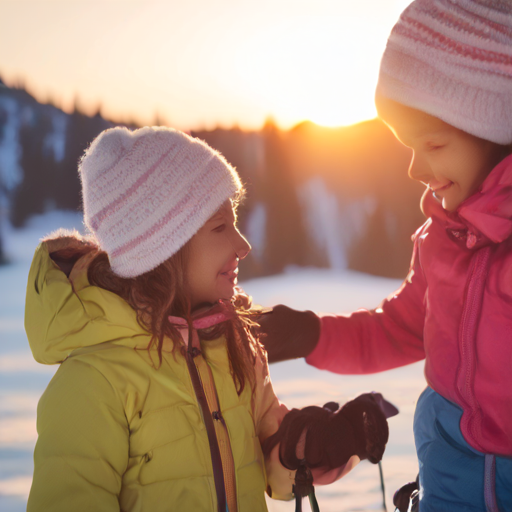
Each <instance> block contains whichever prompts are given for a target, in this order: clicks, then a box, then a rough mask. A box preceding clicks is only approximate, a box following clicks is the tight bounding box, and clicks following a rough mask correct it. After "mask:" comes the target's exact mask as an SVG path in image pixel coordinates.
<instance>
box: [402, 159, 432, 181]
mask: <svg viewBox="0 0 512 512" xmlns="http://www.w3.org/2000/svg"><path fill="white" fill-rule="evenodd" d="M407 173H408V175H409V178H411V179H413V180H416V181H421V182H422V183H425V184H426V185H428V182H429V180H430V179H431V178H432V171H431V170H430V166H429V165H428V164H427V162H425V161H424V160H423V159H422V158H420V157H419V156H418V154H417V153H416V152H413V154H412V158H411V163H410V164H409V170H408V171H407Z"/></svg>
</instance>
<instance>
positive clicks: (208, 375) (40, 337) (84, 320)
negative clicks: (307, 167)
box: [25, 127, 387, 512]
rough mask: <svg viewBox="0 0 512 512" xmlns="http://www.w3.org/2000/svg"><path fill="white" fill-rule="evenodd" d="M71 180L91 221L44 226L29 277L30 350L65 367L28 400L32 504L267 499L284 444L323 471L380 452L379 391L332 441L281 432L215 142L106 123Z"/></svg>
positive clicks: (235, 507) (119, 506)
mask: <svg viewBox="0 0 512 512" xmlns="http://www.w3.org/2000/svg"><path fill="white" fill-rule="evenodd" d="M80 176H81V179H82V186H83V199H84V219H85V224H86V226H87V227H88V229H89V231H90V233H91V234H90V236H89V237H88V238H87V237H81V236H79V235H78V234H76V233H58V234H56V235H54V236H52V237H49V238H48V239H46V240H44V241H43V242H42V243H41V245H40V246H39V247H38V249H37V251H36V254H35V257H34V261H33V264H32V267H31V270H30V275H29V282H28V288H27V304H26V317H25V318H26V321H25V325H26V330H27V334H28V338H29V341H30V345H31V348H32V351H33V354H34V357H35V359H36V360H37V361H39V362H41V363H44V364H57V363H61V366H60V368H59V370H58V371H57V373H56V374H55V376H54V378H53V379H52V381H51V382H50V384H49V386H48V388H47V390H46V391H45V393H44V395H43V396H42V398H41V401H40V403H39V407H38V420H37V427H38V434H39V438H38V442H37V446H36V450H35V455H34V461H35V469H34V480H33V485H32V489H31V492H30V497H29V502H28V511H29V512H35V511H45V512H57V511H66V512H69V511H73V512H78V511H81V510H83V511H86V510H87V511H89V510H94V511H96V512H101V511H105V512H107V511H109V512H110V511H120V510H122V511H125V512H128V511H130V512H136V511H146V512H147V511H151V512H159V511H164V510H170V509H172V510H182V511H222V512H225V511H228V512H236V511H240V512H242V511H244V510H246V511H249V510H250V511H260V510H261V511H264V510H266V503H265V498H264V492H265V491H267V492H268V493H269V494H270V495H271V496H272V497H274V498H278V499H291V498H292V496H293V494H292V485H293V482H294V471H293V470H294V469H295V468H294V467H292V466H291V465H290V463H288V462H287V461H289V460H290V453H292V454H293V457H295V456H296V455H297V454H299V458H303V457H306V458H308V457H309V458H310V460H309V462H311V463H312V467H313V468H314V469H313V477H314V478H315V481H316V483H329V482H332V481H334V480H335V479H337V478H339V477H341V476H342V475H343V474H344V473H345V472H347V471H348V470H349V469H350V468H351V466H352V464H353V463H354V461H357V460H359V459H363V458H370V459H371V460H372V461H373V462H376V461H377V460H379V459H380V457H382V453H383V451H384V446H385V444H386V441H387V424H386V420H385V417H384V414H383V413H382V411H381V409H380V406H379V404H378V403H377V401H376V400H374V399H372V398H370V399H365V400H363V401H358V402H357V406H356V407H352V408H351V409H350V407H349V408H343V409H341V410H340V411H339V412H338V413H336V414H333V413H328V412H325V413H322V414H323V416H322V417H323V418H324V419H325V418H328V419H329V421H330V420H331V419H333V420H336V421H332V422H330V423H329V421H328V422H327V423H329V425H327V423H325V422H324V423H325V425H324V426H325V427H326V429H325V430H324V431H323V432H324V433H325V432H328V433H329V435H330V438H331V439H335V440H337V444H336V445H335V447H334V449H333V446H332V444H331V446H329V447H327V446H323V445H321V443H320V439H319V437H320V435H319V434H315V433H313V431H312V433H310V434H307V435H306V432H305V435H300V432H299V437H297V436H295V438H293V436H292V437H291V438H290V439H292V440H291V441H290V440H288V439H286V438H285V437H282V436H281V434H282V432H283V430H282V429H281V430H278V429H279V426H280V424H281V423H282V420H283V418H284V417H285V416H286V414H287V412H288V410H287V408H286V407H285V406H284V405H283V404H281V403H280V402H279V400H278V399H277V397H276V396H275V394H274V392H273V390H272V385H271V382H270V378H269V375H268V366H267V360H266V354H265V352H264V350H263V348H262V346H261V345H260V343H259V342H258V341H257V339H256V338H255V336H254V332H255V327H256V325H255V324H254V322H253V321H252V320H251V318H252V315H251V310H250V301H249V299H248V297H247V296H245V295H244V294H243V293H242V292H241V291H240V290H239V289H238V288H237V276H238V262H239V260H241V259H243V258H244V257H245V256H246V255H247V254H248V253H249V251H250V249H251V247H250V245H249V243H248V242H247V241H246V239H245V238H244V237H243V236H242V235H241V234H240V232H239V231H238V229H237V225H236V204H237V201H238V200H239V199H240V197H241V195H242V193H243V188H242V185H241V182H240V179H239V177H238V174H237V173H236V171H235V170H234V169H233V168H232V167H231V166H230V165H229V164H228V163H227V162H226V161H225V159H224V158H223V157H222V156H221V155H219V154H218V153H217V152H215V151H214V150H212V149H211V148H210V147H209V146H207V145H206V144H205V143H203V142H202V141H199V140H197V139H194V138H192V137H189V136H188V135H185V134H184V133H181V132H179V131H176V130H172V129H169V128H151V127H146V128H142V129H140V130H136V131H129V130H128V129H125V128H114V129H110V130H106V131H105V132H103V133H101V134H100V135H99V136H98V137H97V139H96V140H95V141H94V142H93V143H92V144H91V146H90V147H89V149H88V150H87V151H86V153H85V155H84V157H83V159H82V161H81V163H80ZM318 409H319V408H318ZM310 413H311V410H309V412H307V413H306V415H310ZM294 414H295V416H297V414H298V415H299V416H300V415H301V414H302V412H301V411H294ZM308 417H309V416H308ZM368 418H371V419H372V421H373V425H374V426H375V425H377V426H378V427H379V432H378V433H379V435H376V436H374V435H373V434H371V435H372V439H369V436H370V431H369V430H368V428H367V425H368V423H369V420H368ZM283 425H284V426H286V425H287V423H286V422H284V423H283ZM276 432H277V433H276ZM372 432H373V431H372ZM280 436H281V437H280ZM322 436H323V434H322ZM271 437H272V440H273V443H272V445H271V446H270V448H269V449H268V450H267V453H266V455H265V456H264V455H263V452H262V448H261V446H262V444H263V443H265V441H267V440H268V439H269V438H271ZM288 437H289V436H288ZM331 452H332V453H331ZM293 457H292V458H293ZM313 459H314V460H313Z"/></svg>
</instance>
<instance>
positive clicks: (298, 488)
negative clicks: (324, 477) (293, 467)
mask: <svg viewBox="0 0 512 512" xmlns="http://www.w3.org/2000/svg"><path fill="white" fill-rule="evenodd" d="M292 490H293V494H295V512H302V498H305V497H306V496H308V497H309V503H310V505H311V510H312V512H320V509H319V508H318V503H317V501H316V496H315V488H314V487H313V475H312V474H311V471H310V470H309V468H308V467H307V465H306V461H305V460H304V459H302V460H301V461H300V463H299V467H298V468H297V472H296V473H295V485H294V486H293V489H292Z"/></svg>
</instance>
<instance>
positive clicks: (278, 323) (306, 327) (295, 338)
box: [257, 305, 320, 363]
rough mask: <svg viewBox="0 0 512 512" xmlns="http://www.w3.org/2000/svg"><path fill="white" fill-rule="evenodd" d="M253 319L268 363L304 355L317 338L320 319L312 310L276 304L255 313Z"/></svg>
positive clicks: (309, 351) (310, 350)
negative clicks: (255, 318) (259, 313)
mask: <svg viewBox="0 0 512 512" xmlns="http://www.w3.org/2000/svg"><path fill="white" fill-rule="evenodd" d="M257 322H258V323H259V324H260V330H259V331H260V333H261V335H262V336H261V338H260V341H261V343H263V345H264V346H265V349H266V350H267V352H268V361H269V363H277V362H278V361H286V360H288V359H296V358H298V357H306V356H308V355H309V354H310V353H311V352H312V351H313V350H314V348H315V347H316V344H317V343H318V339H319V338H320V319H319V318H318V317H317V316H316V315H315V313H313V312H312V311H297V310H295V309H291V308H289V307H287V306H283V305H279V306H275V307H274V308H273V310H272V312H271V313H269V314H265V315H262V316H260V317H258V318H257Z"/></svg>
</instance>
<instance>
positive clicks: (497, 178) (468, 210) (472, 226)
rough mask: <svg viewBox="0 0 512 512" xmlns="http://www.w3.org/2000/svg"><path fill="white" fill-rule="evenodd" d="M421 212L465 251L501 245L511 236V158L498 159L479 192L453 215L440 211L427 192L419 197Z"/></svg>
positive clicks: (429, 192)
mask: <svg viewBox="0 0 512 512" xmlns="http://www.w3.org/2000/svg"><path fill="white" fill-rule="evenodd" d="M422 209H423V212H424V213H425V215H426V216H427V217H432V218H435V219H437V220H438V221H440V222H441V223H443V224H444V226H445V228H446V230H447V231H448V233H449V234H450V236H451V237H452V238H455V239H456V240H459V241H461V242H463V243H464V244H465V245H466V247H467V248H468V249H473V248H475V249H477V248H479V247H483V246H484V245H489V244H493V243H501V242H503V241H504V240H506V239H507V238H509V237H510V235H512V155H509V156H508V157H506V158H505V159H504V160H502V161H501V162H500V163H499V164H498V165H497V166H496V167H495V168H494V169H493V170H492V171H491V173H490V174H489V176H487V178H486V179H485V181H484V182H483V184H482V185H481V187H480V189H479V190H478V191H477V192H476V193H475V194H473V195H472V196H471V197H469V198H467V199H466V200H465V201H463V202H462V203H461V204H460V205H459V207H458V208H457V210H455V211H454V212H447V211H446V210H444V208H443V207H442V206H441V204H440V203H439V202H438V201H437V200H436V199H435V198H434V197H433V195H432V192H431V190H428V189H427V190H426V191H425V193H424V194H423V198H422Z"/></svg>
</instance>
